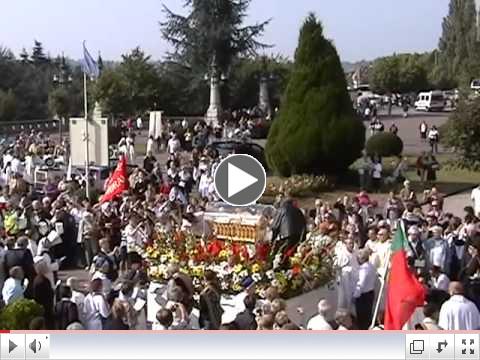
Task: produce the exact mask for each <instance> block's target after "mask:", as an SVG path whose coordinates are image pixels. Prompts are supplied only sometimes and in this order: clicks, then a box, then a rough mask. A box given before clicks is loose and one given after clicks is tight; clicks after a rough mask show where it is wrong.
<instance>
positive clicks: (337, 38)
mask: <svg viewBox="0 0 480 360" xmlns="http://www.w3.org/2000/svg"><path fill="white" fill-rule="evenodd" d="M448 2H449V0H401V1H398V0H253V1H252V5H251V8H250V13H249V16H248V22H256V21H261V20H265V19H267V18H270V17H271V18H272V22H271V24H270V25H269V26H268V28H267V31H266V33H265V36H264V38H263V41H264V42H266V43H270V44H274V45H275V47H274V48H273V49H270V50H268V52H275V53H281V54H284V55H287V56H292V55H293V53H294V51H295V47H296V44H297V38H298V30H299V27H300V25H301V23H302V21H303V19H304V18H305V16H306V15H307V14H308V12H309V11H313V12H315V13H316V15H317V16H318V17H319V18H320V19H321V20H322V21H323V23H324V27H325V32H326V35H327V36H328V37H329V38H330V39H332V40H334V42H335V44H336V45H337V48H338V51H339V53H340V56H341V58H342V60H344V61H357V60H361V59H372V58H375V57H378V56H382V55H389V54H392V53H393V52H414V51H415V52H421V51H426V50H431V49H433V48H435V47H436V46H437V42H438V38H439V35H440V32H441V22H442V18H443V17H444V16H445V15H446V13H447V9H448ZM182 3H183V0H163V1H162V0H136V1H134V0H82V1H71V0H14V1H3V2H2V16H1V21H0V45H3V46H8V47H9V48H11V49H12V50H14V52H15V53H18V52H19V51H20V50H21V49H22V47H26V48H31V46H32V43H33V39H38V40H40V41H42V42H43V43H44V46H45V48H46V49H47V50H48V51H50V52H51V53H52V54H57V53H60V52H62V51H64V52H65V54H66V55H68V56H70V57H72V58H80V57H81V44H82V41H83V40H87V44H88V47H89V49H90V51H91V52H92V53H95V54H96V53H97V51H98V50H101V52H102V55H103V57H104V58H105V59H119V58H120V55H121V54H122V53H125V52H127V51H128V50H130V49H132V48H134V47H135V46H137V45H139V46H141V47H142V48H143V49H144V50H145V51H146V52H147V53H149V54H151V55H152V56H153V57H154V58H156V59H161V58H162V57H163V56H164V55H165V53H166V51H168V49H169V46H168V44H167V43H166V42H165V41H164V40H163V39H162V38H161V35H160V31H159V25H158V22H159V21H161V20H162V19H163V13H162V4H165V5H167V6H168V7H169V8H171V9H172V10H175V11H180V12H181V11H182Z"/></svg>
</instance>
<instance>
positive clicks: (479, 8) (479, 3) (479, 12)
mask: <svg viewBox="0 0 480 360" xmlns="http://www.w3.org/2000/svg"><path fill="white" fill-rule="evenodd" d="M475 15H476V19H477V22H476V24H477V41H480V0H475Z"/></svg>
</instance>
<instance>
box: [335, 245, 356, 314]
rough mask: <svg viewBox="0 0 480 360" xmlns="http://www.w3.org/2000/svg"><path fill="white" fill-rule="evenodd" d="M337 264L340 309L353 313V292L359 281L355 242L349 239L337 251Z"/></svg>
mask: <svg viewBox="0 0 480 360" xmlns="http://www.w3.org/2000/svg"><path fill="white" fill-rule="evenodd" d="M336 263H337V266H338V268H339V274H338V308H340V309H345V310H347V311H348V312H350V313H352V310H353V292H354V290H355V286H356V284H357V280H358V267H359V265H358V260H357V250H356V249H355V242H354V240H353V239H351V238H348V239H346V240H345V243H344V244H342V246H340V247H339V248H338V249H337V254H336Z"/></svg>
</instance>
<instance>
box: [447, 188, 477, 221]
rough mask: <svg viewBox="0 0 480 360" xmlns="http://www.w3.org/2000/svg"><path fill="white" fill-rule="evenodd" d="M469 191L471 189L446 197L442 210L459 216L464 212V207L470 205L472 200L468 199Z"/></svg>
mask: <svg viewBox="0 0 480 360" xmlns="http://www.w3.org/2000/svg"><path fill="white" fill-rule="evenodd" d="M471 193H472V191H471V190H468V191H465V192H463V193H460V194H457V195H454V196H450V197H448V198H446V199H445V201H444V205H443V208H444V211H445V212H449V213H452V214H454V215H455V216H460V217H461V216H462V215H463V214H464V212H463V209H464V207H465V206H472V201H471V199H470V195H471Z"/></svg>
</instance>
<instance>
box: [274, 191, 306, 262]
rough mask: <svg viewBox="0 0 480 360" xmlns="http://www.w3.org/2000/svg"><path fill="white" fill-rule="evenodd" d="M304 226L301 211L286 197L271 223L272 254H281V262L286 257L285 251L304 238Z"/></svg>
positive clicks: (303, 217)
mask: <svg viewBox="0 0 480 360" xmlns="http://www.w3.org/2000/svg"><path fill="white" fill-rule="evenodd" d="M306 228H307V222H306V220H305V216H304V215H303V213H302V212H301V211H300V209H298V208H297V207H295V205H294V204H293V200H292V199H286V200H285V201H284V202H283V203H282V205H281V207H280V208H279V209H278V210H277V213H276V215H275V217H274V220H273V223H272V239H273V249H272V256H273V257H274V256H275V255H277V254H282V255H283V260H282V262H285V261H286V260H287V259H288V255H287V256H285V255H286V253H287V252H288V251H289V250H291V249H293V248H295V247H296V246H297V245H298V244H299V243H301V242H302V241H304V240H305V237H306Z"/></svg>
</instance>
